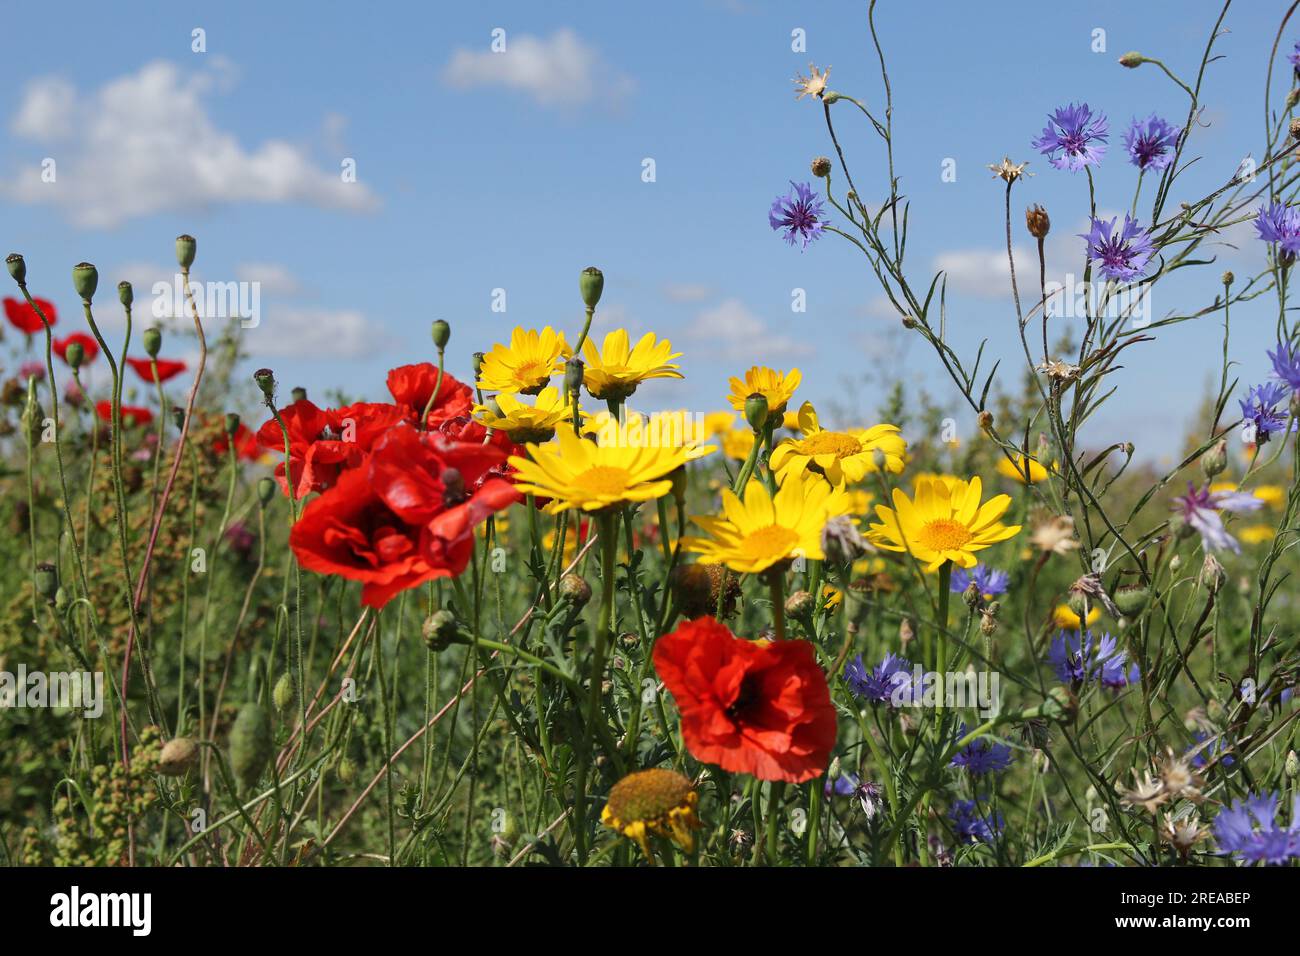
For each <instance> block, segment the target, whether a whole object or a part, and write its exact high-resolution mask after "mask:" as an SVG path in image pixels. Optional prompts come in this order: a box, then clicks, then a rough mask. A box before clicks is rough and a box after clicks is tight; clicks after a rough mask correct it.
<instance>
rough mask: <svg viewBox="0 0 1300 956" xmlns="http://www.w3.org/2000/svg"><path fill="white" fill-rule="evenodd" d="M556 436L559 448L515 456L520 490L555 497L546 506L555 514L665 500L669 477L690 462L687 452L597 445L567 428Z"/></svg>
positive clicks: (538, 448) (543, 447) (534, 447)
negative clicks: (569, 510)
mask: <svg viewBox="0 0 1300 956" xmlns="http://www.w3.org/2000/svg"><path fill="white" fill-rule="evenodd" d="M556 437H557V438H558V439H559V445H558V446H557V445H555V444H554V443H552V444H549V445H535V444H529V445H527V446H526V447H527V448H528V454H529V457H528V458H521V457H519V456H518V455H511V456H510V464H511V465H513V466H514V467H515V469H516V470H517V472H518V475H517V477H516V484H517V487H518V488H519V490H520V491H522V492H524V493H525V494H528V493H531V494H535V495H538V496H539V497H543V498H550V499H552V500H551V503H550V504H549V505H547V506H546V510H547V512H549V513H550V514H556V513H558V512H561V511H565V510H567V509H569V508H581V509H582V510H583V511H598V510H601V509H603V508H612V507H615V506H616V505H622V504H626V503H627V502H630V501H653V500H654V499H656V498H662V497H663V496H664V495H666V494H668V493H669V492H670V491H671V490H672V487H673V483H672V479H670V478H669V477H668V476H669V475H671V474H672V473H673V472H674V471H675V470H676V469H678V468H680V467H681V466H682V465H684V464H686V450H685V449H684V448H627V447H623V446H618V445H615V446H610V445H597V444H596V443H595V442H593V441H590V440H588V439H586V438H579V437H578V436H577V435H575V434H573V432H571V431H569V430H568V429H567V428H561V429H560V430H559V431H557V432H556Z"/></svg>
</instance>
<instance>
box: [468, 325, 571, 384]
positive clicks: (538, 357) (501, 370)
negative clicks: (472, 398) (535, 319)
mask: <svg viewBox="0 0 1300 956" xmlns="http://www.w3.org/2000/svg"><path fill="white" fill-rule="evenodd" d="M572 354H573V350H572V349H571V348H569V345H568V343H567V342H565V341H564V333H563V332H556V331H555V330H554V329H553V328H551V327H550V326H549V325H548V326H546V328H544V329H542V331H541V332H538V331H537V330H536V329H525V328H522V327H520V326H516V327H515V330H514V331H513V332H511V333H510V344H509V345H502V344H501V343H500V342H498V343H497V344H496V345H493V346H492V351H491V352H488V353H487V354H486V355H484V356H483V365H482V368H480V370H479V376H478V387H479V388H480V389H481V390H482V391H484V392H503V393H510V392H522V393H523V394H525V395H536V394H537V393H538V392H540V391H541V390H542V389H543V388H545V387H546V384H547V383H548V382H549V381H550V380H551V376H552V375H554V374H556V373H557V372H563V371H564V362H565V360H566V359H568V358H569V357H570V356H571V355H572Z"/></svg>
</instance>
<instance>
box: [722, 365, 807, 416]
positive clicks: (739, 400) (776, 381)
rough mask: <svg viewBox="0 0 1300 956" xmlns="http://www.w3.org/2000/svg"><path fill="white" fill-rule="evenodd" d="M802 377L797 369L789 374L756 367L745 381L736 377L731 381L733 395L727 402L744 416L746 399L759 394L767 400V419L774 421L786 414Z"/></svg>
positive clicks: (746, 375)
mask: <svg viewBox="0 0 1300 956" xmlns="http://www.w3.org/2000/svg"><path fill="white" fill-rule="evenodd" d="M800 381H802V376H801V375H800V374H799V370H798V369H797V368H792V369H790V371H789V372H778V371H777V370H776V369H772V368H764V367H763V366H761V365H755V366H754V367H753V368H751V369H750V370H749V371H748V372H746V373H745V379H744V381H741V380H740V379H738V378H735V377H734V376H733V377H732V378H731V379H730V384H731V393H730V394H729V395H728V396H727V401H729V402H731V407H732V408H734V409H735V410H736V411H738V412H741V413H742V414H743V413H744V411H745V399H747V398H749V396H751V395H755V394H759V395H762V396H763V397H764V398H766V399H767V417H768V419H769V420H773V419H775V418H776V416H777V415H784V414H785V406H786V405H787V404H788V403H789V401H790V399H791V398H793V397H794V390H795V389H796V388H798V387H799V382H800Z"/></svg>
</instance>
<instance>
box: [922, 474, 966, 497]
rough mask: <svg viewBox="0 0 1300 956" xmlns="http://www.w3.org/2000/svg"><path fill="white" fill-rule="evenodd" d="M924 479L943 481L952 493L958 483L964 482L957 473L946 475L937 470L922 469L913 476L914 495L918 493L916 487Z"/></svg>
mask: <svg viewBox="0 0 1300 956" xmlns="http://www.w3.org/2000/svg"><path fill="white" fill-rule="evenodd" d="M923 481H938V482H942V483H943V484H944V485H946V486H947V487H948V491H949V492H950V493H951V491H952V489H953V488H955V487H956V486H957V485H960V484H962V483H963V482H962V480H961V479H960V478H958V477H957V476H956V475H945V474H940V473H939V472H937V471H922V472H919V473H917V474H916V475H915V476H914V477H913V478H912V494H914V495H915V494H916V489H917V487H918V486H919V485H920V484H921V482H923Z"/></svg>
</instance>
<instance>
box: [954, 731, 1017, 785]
mask: <svg viewBox="0 0 1300 956" xmlns="http://www.w3.org/2000/svg"><path fill="white" fill-rule="evenodd" d="M967 733H969V731H968V729H967V727H966V724H965V723H963V724H962V725H961V726H960V727H959V728H957V739H958V740H961V738H963V737H965V736H966V734H967ZM952 765H953V766H954V767H965V768H966V772H967V773H969V774H970V775H971V776H972V777H979V776H982V775H983V774H986V773H998V772H999V771H1002V770H1006V769H1007V767H1009V766H1011V748H1010V747H1008V746H1007V745H1006V744H1000V743H998V742H997V741H995V740H989V739H988V738H986V737H980V738H978V739H976V740H972V741H971V742H970V743H969V744H967V745H966V746H965V747H963V748H962V749H961V750H959V751H957V755H956V756H954V757H953V758H952Z"/></svg>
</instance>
